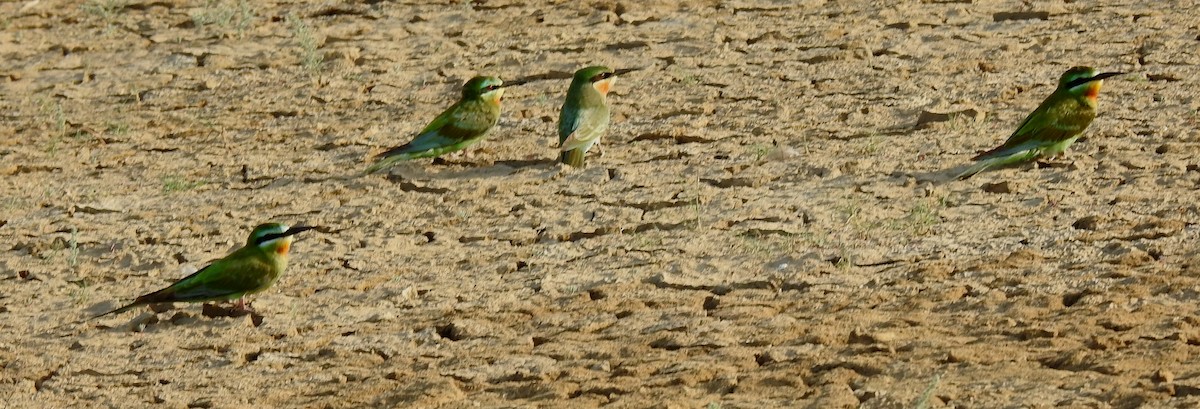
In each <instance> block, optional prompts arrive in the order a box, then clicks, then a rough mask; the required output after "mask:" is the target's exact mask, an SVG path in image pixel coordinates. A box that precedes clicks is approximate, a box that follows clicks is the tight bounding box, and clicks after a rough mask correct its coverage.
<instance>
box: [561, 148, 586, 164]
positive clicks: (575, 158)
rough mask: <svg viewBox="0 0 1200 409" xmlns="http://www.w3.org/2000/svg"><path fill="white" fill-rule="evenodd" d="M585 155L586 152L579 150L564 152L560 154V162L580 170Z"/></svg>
mask: <svg viewBox="0 0 1200 409" xmlns="http://www.w3.org/2000/svg"><path fill="white" fill-rule="evenodd" d="M585 155H587V151H585V150H583V149H580V148H575V149H571V150H566V151H563V152H562V156H561V159H560V161H561V162H562V163H565V164H567V165H571V166H573V167H577V168H582V167H583V158H584V156H585Z"/></svg>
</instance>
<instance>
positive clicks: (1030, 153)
mask: <svg viewBox="0 0 1200 409" xmlns="http://www.w3.org/2000/svg"><path fill="white" fill-rule="evenodd" d="M1037 156H1038V152H1037V151H1036V150H1022V151H1017V152H1014V153H1012V154H1009V155H1005V156H998V157H994V158H988V159H983V160H980V161H978V162H975V164H974V165H971V167H968V168H967V170H964V171H962V173H959V174H958V176H957V178H958V180H966V179H967V178H970V177H971V176H975V175H977V174H979V173H980V172H983V171H985V170H988V169H991V168H1000V167H1005V166H1011V165H1015V164H1018V163H1021V162H1026V161H1029V160H1033V159H1034V158H1037Z"/></svg>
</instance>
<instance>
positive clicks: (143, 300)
mask: <svg viewBox="0 0 1200 409" xmlns="http://www.w3.org/2000/svg"><path fill="white" fill-rule="evenodd" d="M313 228H314V227H309V226H296V227H288V226H287V225H283V224H279V223H264V224H260V225H258V227H255V228H254V231H252V232H250V238H249V239H247V240H246V245H245V246H243V247H242V248H240V249H237V250H235V251H234V252H233V253H229V255H228V256H225V258H222V259H220V260H217V261H214V262H213V263H212V264H209V265H208V266H205V267H204V268H202V269H200V271H197V272H195V273H192V275H189V276H187V277H184V278H183V279H181V280H179V281H176V282H175V283H174V284H171V285H169V286H167V288H164V289H161V290H158V291H155V292H152V293H149V294H146V295H143V296H141V297H138V298H137V299H134V300H133V302H131V303H129V305H126V306H124V307H121V308H117V309H115V310H112V311H109V312H106V313H103V314H100V315H97V316H96V317H97V318H99V317H103V316H105V315H109V314H116V313H119V312H125V311H128V310H130V309H131V308H134V307H137V306H140V305H146V304H153V303H162V302H203V301H229V300H234V299H237V300H238V306H239V307H242V308H245V298H244V297H245V296H247V295H250V294H254V293H257V292H260V291H263V290H266V289H267V288H270V287H271V284H275V280H278V279H279V276H280V275H281V274H283V270H284V269H285V268H287V261H288V250H290V249H291V247H292V235H294V234H296V233H300V232H302V231H305V230H312V229H313Z"/></svg>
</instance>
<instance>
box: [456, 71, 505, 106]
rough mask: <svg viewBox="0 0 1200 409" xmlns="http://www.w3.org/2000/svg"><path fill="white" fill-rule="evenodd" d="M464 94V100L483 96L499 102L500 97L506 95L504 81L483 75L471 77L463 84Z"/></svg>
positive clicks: (485, 98)
mask: <svg viewBox="0 0 1200 409" xmlns="http://www.w3.org/2000/svg"><path fill="white" fill-rule="evenodd" d="M462 96H463V99H464V100H467V99H476V98H482V99H484V100H487V101H491V102H492V103H496V104H499V103H500V98H501V97H503V96H504V81H501V80H500V79H499V78H496V77H486V76H482V75H481V76H478V77H475V78H471V79H470V80H468V81H467V83H466V84H463V89H462Z"/></svg>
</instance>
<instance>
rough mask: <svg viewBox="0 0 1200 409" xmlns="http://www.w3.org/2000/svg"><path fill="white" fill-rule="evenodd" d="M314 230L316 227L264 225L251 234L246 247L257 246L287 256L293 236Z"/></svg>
mask: <svg viewBox="0 0 1200 409" xmlns="http://www.w3.org/2000/svg"><path fill="white" fill-rule="evenodd" d="M312 229H314V227H311V226H296V227H288V225H286V224H281V223H263V224H260V225H258V227H255V228H254V231H252V232H250V238H249V239H246V246H247V247H249V246H256V247H258V248H260V249H263V250H264V251H267V252H270V253H275V254H279V255H287V252H288V250H290V249H291V247H292V235H293V234H296V233H300V232H302V231H306V230H312Z"/></svg>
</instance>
